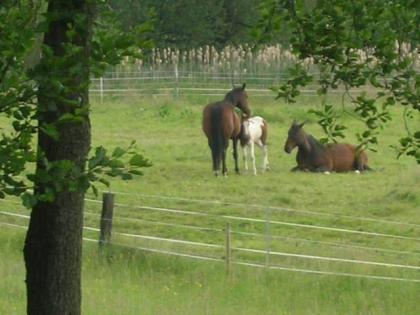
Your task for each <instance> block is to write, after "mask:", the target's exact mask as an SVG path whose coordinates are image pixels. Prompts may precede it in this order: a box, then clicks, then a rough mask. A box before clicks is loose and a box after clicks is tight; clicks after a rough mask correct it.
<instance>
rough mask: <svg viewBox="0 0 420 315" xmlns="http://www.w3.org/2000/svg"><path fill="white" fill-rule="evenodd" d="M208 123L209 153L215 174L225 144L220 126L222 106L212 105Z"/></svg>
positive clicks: (217, 170) (218, 168)
mask: <svg viewBox="0 0 420 315" xmlns="http://www.w3.org/2000/svg"><path fill="white" fill-rule="evenodd" d="M210 125H211V142H210V148H211V154H212V158H213V171H214V173H215V175H216V176H217V175H218V173H219V170H220V163H221V161H222V152H223V148H224V145H225V139H224V137H223V126H222V108H220V107H218V106H217V107H214V108H212V110H211V114H210Z"/></svg>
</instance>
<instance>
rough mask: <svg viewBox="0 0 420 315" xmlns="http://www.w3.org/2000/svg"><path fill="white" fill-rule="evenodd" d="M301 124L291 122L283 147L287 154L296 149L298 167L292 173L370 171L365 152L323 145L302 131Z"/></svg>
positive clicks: (334, 145)
mask: <svg viewBox="0 0 420 315" xmlns="http://www.w3.org/2000/svg"><path fill="white" fill-rule="evenodd" d="M303 125H304V124H303V123H302V124H298V123H296V122H293V124H292V126H291V127H290V129H289V133H288V138H287V140H286V143H285V145H284V150H285V151H286V152H287V153H290V152H292V150H293V149H294V148H295V147H298V153H297V155H296V161H297V163H298V165H297V166H296V167H294V168H293V169H292V171H297V170H302V171H310V172H324V173H329V172H348V171H359V172H363V171H366V170H370V168H369V166H368V165H367V163H368V157H367V154H366V152H364V151H363V150H358V148H357V146H355V145H352V144H347V143H333V144H327V145H324V144H322V143H321V142H319V141H318V140H317V139H315V138H314V137H312V136H311V135H309V134H307V133H305V131H304V130H303V128H302V127H303Z"/></svg>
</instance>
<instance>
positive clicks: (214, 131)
mask: <svg viewBox="0 0 420 315" xmlns="http://www.w3.org/2000/svg"><path fill="white" fill-rule="evenodd" d="M247 98H248V96H247V94H246V92H245V84H244V85H242V87H237V88H234V89H233V90H231V91H230V92H228V93H227V94H226V96H225V98H224V100H223V101H220V102H216V103H211V104H208V105H207V106H206V107H204V110H203V131H204V133H205V134H206V136H207V139H208V144H209V147H210V149H211V156H212V160H213V171H214V174H215V175H216V176H218V175H219V171H220V163H222V173H223V175H226V174H227V168H226V150H227V148H228V145H229V139H232V142H233V158H234V159H235V171H236V173H239V168H238V151H237V145H238V139H239V132H240V130H241V120H240V119H239V117H238V115H237V114H236V113H235V107H238V108H239V109H241V110H242V112H244V113H245V114H246V115H248V116H249V115H250V114H251V112H250V109H249V107H248V102H247Z"/></svg>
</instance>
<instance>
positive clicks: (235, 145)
mask: <svg viewBox="0 0 420 315" xmlns="http://www.w3.org/2000/svg"><path fill="white" fill-rule="evenodd" d="M232 142H233V159H234V160H235V172H236V174H239V167H238V138H233V139H232Z"/></svg>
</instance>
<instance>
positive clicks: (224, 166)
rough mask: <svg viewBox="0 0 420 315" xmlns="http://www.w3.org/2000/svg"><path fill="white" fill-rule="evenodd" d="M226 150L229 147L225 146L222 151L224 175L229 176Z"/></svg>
mask: <svg viewBox="0 0 420 315" xmlns="http://www.w3.org/2000/svg"><path fill="white" fill-rule="evenodd" d="M226 149H227V146H223V149H222V174H223V175H224V176H227V168H226Z"/></svg>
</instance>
